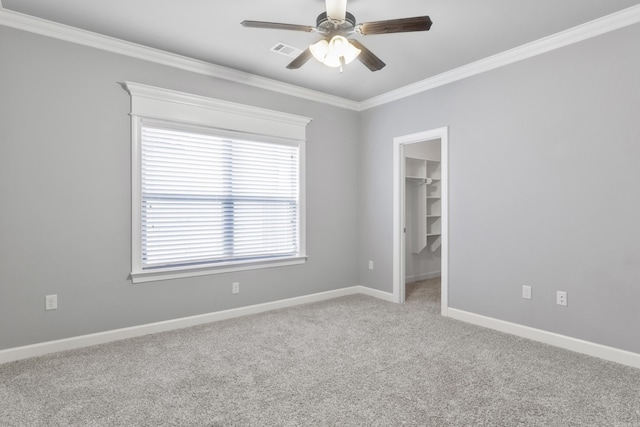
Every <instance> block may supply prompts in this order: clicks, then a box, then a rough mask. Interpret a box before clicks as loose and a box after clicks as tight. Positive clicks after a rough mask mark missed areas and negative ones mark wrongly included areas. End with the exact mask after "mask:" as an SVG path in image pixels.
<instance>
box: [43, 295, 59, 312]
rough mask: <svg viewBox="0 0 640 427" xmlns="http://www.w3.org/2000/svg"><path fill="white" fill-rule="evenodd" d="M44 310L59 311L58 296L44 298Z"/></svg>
mask: <svg viewBox="0 0 640 427" xmlns="http://www.w3.org/2000/svg"><path fill="white" fill-rule="evenodd" d="M44 309H45V310H57V309H58V295H45V297H44Z"/></svg>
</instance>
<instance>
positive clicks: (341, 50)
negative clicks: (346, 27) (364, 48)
mask: <svg viewBox="0 0 640 427" xmlns="http://www.w3.org/2000/svg"><path fill="white" fill-rule="evenodd" d="M309 50H310V51H311V54H312V55H313V57H314V58H316V59H317V60H318V61H320V62H322V63H323V64H325V65H327V66H329V67H341V66H342V65H345V64H348V63H350V62H351V61H353V60H354V59H356V58H357V57H358V55H360V52H361V50H360V49H358V48H357V47H355V46H354V45H352V44H351V43H349V40H347V39H346V37H343V36H334V37H333V38H332V39H331V41H326V40H320V41H319V42H317V43H314V44H312V45H311V46H309Z"/></svg>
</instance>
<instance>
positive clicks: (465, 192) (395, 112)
mask: <svg viewBox="0 0 640 427" xmlns="http://www.w3.org/2000/svg"><path fill="white" fill-rule="evenodd" d="M638 40H640V25H634V26H632V27H628V28H625V29H622V30H618V31H616V32H613V33H609V34H606V35H603V36H599V37H597V38H594V39H590V40H587V41H584V42H581V43H579V44H576V45H572V46H569V47H566V48H562V49H559V50H556V51H553V52H549V53H547V54H544V55H541V56H538V57H535V58H531V59H528V60H525V61H521V62H518V63H516V64H512V65H510V66H506V67H503V68H500V69H496V70H494V71H491V72H488V73H484V74H482V75H478V76H475V77H472V78H468V79H465V80H463V81H459V82H456V83H453V84H449V85H447V86H444V87H440V88H437V89H434V90H430V91H428V92H426V93H422V94H419V95H415V96H413V97H411V98H407V99H404V100H400V101H397V102H394V103H392V104H387V105H384V106H381V107H378V108H375V109H371V110H368V111H366V112H364V113H363V115H362V120H363V122H362V127H361V138H360V154H361V159H362V164H361V167H360V189H361V191H360V196H361V197H360V209H359V211H360V214H361V219H362V221H361V223H360V236H361V238H360V247H359V248H360V260H359V271H360V282H361V284H362V285H366V286H370V287H372V288H375V289H380V290H383V291H388V292H390V291H391V290H392V265H391V259H392V253H391V248H392V185H391V181H392V141H393V138H394V137H396V136H400V135H407V134H411V133H414V132H419V131H424V130H428V129H433V128H437V127H441V126H449V130H450V134H449V137H450V139H449V155H450V177H449V183H450V204H449V208H450V222H449V224H450V234H449V236H450V241H449V242H450V252H449V263H450V281H449V304H450V307H453V308H457V309H461V310H466V311H469V312H472V313H477V314H481V315H486V316H490V317H493V318H497V319H502V320H506V321H509V322H515V323H518V324H523V325H527V326H531V327H534V328H540V329H543V330H547V331H552V332H556V333H560V334H564V335H568V336H571V337H576V338H580V339H585V340H588V341H592V342H596V343H600V344H604V345H608V346H613V347H617V348H621V349H625V350H630V351H634V352H640V335H638V325H640V309H638V301H640V243H639V242H640V226H639V218H640V190H639V189H638V183H640V143H639V140H638V138H639V137H640V120H639V119H638V111H639V108H640V55H638ZM369 259H372V260H374V261H375V263H376V264H375V265H376V268H377V270H376V271H375V272H371V271H368V270H367V265H366V262H367V260H369ZM373 273H375V274H373ZM525 284H527V285H531V286H533V300H531V301H526V300H523V299H522V298H521V287H522V285H525ZM556 290H564V291H567V292H568V295H569V298H568V300H569V306H568V307H560V306H557V305H555V292H556Z"/></svg>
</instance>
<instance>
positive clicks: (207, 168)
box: [127, 83, 309, 282]
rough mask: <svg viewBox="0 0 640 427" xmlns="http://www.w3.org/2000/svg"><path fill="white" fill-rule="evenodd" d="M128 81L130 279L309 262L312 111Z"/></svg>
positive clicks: (162, 277)
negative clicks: (306, 135)
mask: <svg viewBox="0 0 640 427" xmlns="http://www.w3.org/2000/svg"><path fill="white" fill-rule="evenodd" d="M127 89H128V90H129V92H130V93H131V97H132V129H133V144H132V147H133V149H132V151H133V155H132V158H133V197H132V203H133V209H132V210H133V221H132V224H133V230H132V231H133V232H132V236H133V243H132V248H133V251H132V253H133V260H132V265H133V268H132V273H131V276H132V279H133V281H134V282H142V281H150V280H161V279H168V278H176V277H185V276H193V275H202V274H213V273H217V272H228V271H236V270H241V269H250V268H251V269H252V268H264V267H271V266H281V265H289V264H296V263H301V262H304V260H305V258H306V256H305V232H304V231H305V229H304V223H305V221H304V173H303V172H304V140H302V139H299V137H300V129H299V128H300V127H302V129H303V130H304V126H306V123H308V121H309V119H305V118H299V117H297V116H291V115H286V114H283V113H276V112H273V111H269V110H261V109H255V108H253V107H247V106H240V105H238V104H231V103H226V102H222V101H217V100H212V99H210V98H201V97H195V96H194V95H188V94H181V93H176V92H171V91H166V90H163V89H158V88H151V87H148V86H142V85H138V84H135V83H127ZM185 97H187V98H188V99H189V103H188V104H186V103H185V102H184V101H185ZM203 107H204V113H203ZM221 107H222V108H221ZM292 122H293V126H291V123H292ZM223 126H224V127H223ZM256 131H259V132H261V133H256Z"/></svg>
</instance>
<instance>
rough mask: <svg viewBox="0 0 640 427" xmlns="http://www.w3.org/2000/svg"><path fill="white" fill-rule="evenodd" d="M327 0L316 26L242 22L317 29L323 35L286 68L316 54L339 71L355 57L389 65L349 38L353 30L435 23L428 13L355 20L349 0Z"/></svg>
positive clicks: (372, 65)
mask: <svg viewBox="0 0 640 427" xmlns="http://www.w3.org/2000/svg"><path fill="white" fill-rule="evenodd" d="M325 2H326V8H327V10H326V12H322V13H321V14H320V15H318V18H317V19H316V26H315V27H312V26H308V25H296V24H281V23H277V22H264V21H242V22H241V24H242V25H243V26H244V27H248V28H267V29H276V30H292V31H305V32H310V33H318V34H320V35H321V36H322V37H323V38H322V39H321V40H320V41H319V42H317V43H314V44H312V45H310V46H309V47H308V48H307V49H305V50H304V51H303V52H302V53H301V54H300V55H299V56H298V57H297V58H296V59H294V60H293V61H291V63H290V64H289V65H287V68H288V69H290V70H293V69H297V68H300V67H301V66H303V65H304V64H305V63H306V62H307V61H309V59H311V57H314V58H316V59H317V60H319V61H320V62H322V63H323V64H325V65H328V66H330V67H340V71H342V66H343V65H345V64H348V63H350V62H351V61H353V60H354V59H356V58H357V59H358V60H359V61H360V62H362V63H363V64H364V65H365V66H366V67H367V68H369V69H370V70H371V71H378V70H380V69H382V68H383V67H384V66H385V65H386V64H385V63H384V62H382V60H381V59H380V58H378V57H377V56H376V55H374V54H373V52H371V51H370V50H369V49H367V48H366V47H365V46H364V45H363V44H362V43H360V42H359V41H357V40H353V39H349V37H350V36H351V35H353V34H354V33H357V34H361V35H363V36H367V35H372V34H389V33H404V32H410V31H428V30H429V29H430V28H431V24H432V22H431V19H430V18H429V17H428V16H417V17H414V18H402V19H390V20H386V21H375V22H364V23H360V24H356V18H355V16H353V15H352V14H351V13H349V12H347V0H325Z"/></svg>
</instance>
